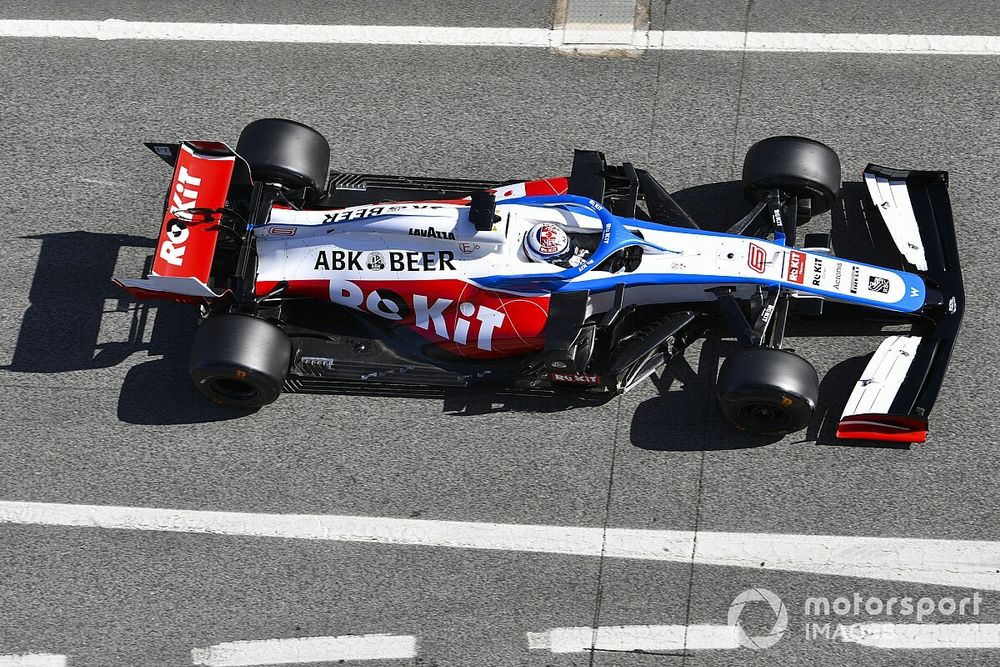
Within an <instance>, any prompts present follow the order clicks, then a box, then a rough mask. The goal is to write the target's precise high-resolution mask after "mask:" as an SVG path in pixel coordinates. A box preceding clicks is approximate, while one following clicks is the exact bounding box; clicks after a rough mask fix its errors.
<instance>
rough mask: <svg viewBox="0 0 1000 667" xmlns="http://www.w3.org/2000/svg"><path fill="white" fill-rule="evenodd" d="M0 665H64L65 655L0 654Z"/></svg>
mask: <svg viewBox="0 0 1000 667" xmlns="http://www.w3.org/2000/svg"><path fill="white" fill-rule="evenodd" d="M0 667H66V656H64V655H55V654H54V653H25V654H22V655H0Z"/></svg>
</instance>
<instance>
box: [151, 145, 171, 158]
mask: <svg viewBox="0 0 1000 667" xmlns="http://www.w3.org/2000/svg"><path fill="white" fill-rule="evenodd" d="M153 150H154V151H156V154H157V155H161V156H163V157H173V156H174V154H173V152H172V151H171V150H170V146H159V145H157V146H153Z"/></svg>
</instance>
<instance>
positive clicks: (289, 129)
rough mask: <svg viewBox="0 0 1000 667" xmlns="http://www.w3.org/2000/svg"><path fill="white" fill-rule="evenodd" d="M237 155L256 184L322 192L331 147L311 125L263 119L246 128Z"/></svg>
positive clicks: (238, 143) (237, 147) (276, 119)
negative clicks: (260, 181) (258, 181)
mask: <svg viewBox="0 0 1000 667" xmlns="http://www.w3.org/2000/svg"><path fill="white" fill-rule="evenodd" d="M236 152H237V153H238V154H239V155H240V156H241V157H243V159H245V160H246V161H247V163H248V164H249V165H250V173H251V175H252V176H253V178H254V179H255V180H257V179H260V180H264V181H267V182H268V183H279V184H281V185H283V186H285V187H287V188H290V189H293V190H294V189H298V188H312V189H313V190H314V191H315V192H322V191H323V190H324V188H326V179H327V177H328V176H329V170H330V144H328V143H327V141H326V138H325V137H323V135H322V134H320V133H319V132H317V131H316V130H314V129H312V128H311V127H309V126H308V125H303V124H302V123H296V122H295V121H293V120H284V119H283V118H262V119H260V120H255V121H254V122H252V123H250V124H249V125H247V126H246V127H245V128H243V132H241V133H240V140H239V142H237V144H236Z"/></svg>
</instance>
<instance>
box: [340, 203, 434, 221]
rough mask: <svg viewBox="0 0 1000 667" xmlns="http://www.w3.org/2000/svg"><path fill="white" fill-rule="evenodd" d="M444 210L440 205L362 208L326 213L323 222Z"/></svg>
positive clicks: (399, 205)
mask: <svg viewBox="0 0 1000 667" xmlns="http://www.w3.org/2000/svg"><path fill="white" fill-rule="evenodd" d="M438 208H444V206H441V205H440V204H397V205H394V206H362V207H359V208H351V209H343V210H341V211H334V212H333V213H327V214H326V217H325V218H324V219H323V222H344V221H347V220H360V219H362V218H373V217H375V216H377V215H386V214H388V213H399V212H400V211H404V210H416V211H427V210H431V209H438Z"/></svg>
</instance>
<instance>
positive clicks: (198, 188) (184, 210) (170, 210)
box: [151, 141, 236, 283]
mask: <svg viewBox="0 0 1000 667" xmlns="http://www.w3.org/2000/svg"><path fill="white" fill-rule="evenodd" d="M235 163H236V155H235V154H234V153H233V152H232V151H231V150H229V148H228V147H227V146H226V145H225V144H222V143H217V142H208V141H189V142H184V143H183V144H181V150H180V152H179V153H178V155H177V164H176V165H174V178H173V180H172V181H171V182H170V190H169V192H168V193H167V210H166V211H165V212H164V214H163V223H162V224H161V225H160V238H159V240H158V241H157V244H156V254H155V256H154V258H153V268H152V272H151V275H154V276H162V277H170V278H197V279H198V280H199V281H201V282H202V283H207V282H208V276H209V273H210V272H211V270H212V258H213V257H214V256H215V242H216V238H217V237H218V235H219V231H218V225H217V223H218V216H217V215H214V214H209V215H206V214H199V212H200V211H202V210H204V209H212V210H214V209H219V208H222V207H223V206H224V205H225V203H226V194H227V193H228V192H229V181H230V179H231V178H232V175H233V166H234V165H235Z"/></svg>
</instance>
